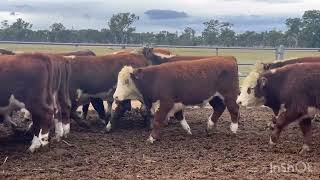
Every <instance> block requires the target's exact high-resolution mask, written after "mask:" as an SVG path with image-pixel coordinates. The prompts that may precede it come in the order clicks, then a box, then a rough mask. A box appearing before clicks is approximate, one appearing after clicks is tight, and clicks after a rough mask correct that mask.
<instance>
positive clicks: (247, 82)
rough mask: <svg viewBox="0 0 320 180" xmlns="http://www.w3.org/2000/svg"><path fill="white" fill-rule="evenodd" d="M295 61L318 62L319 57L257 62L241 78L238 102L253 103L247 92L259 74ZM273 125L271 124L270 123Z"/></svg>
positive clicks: (274, 110)
mask: <svg viewBox="0 0 320 180" xmlns="http://www.w3.org/2000/svg"><path fill="white" fill-rule="evenodd" d="M297 63H320V57H301V58H294V59H288V60H283V61H275V62H272V63H258V64H256V66H255V68H254V69H253V70H252V71H251V72H250V73H249V75H248V76H247V77H246V78H245V79H244V80H243V83H242V85H241V94H240V96H239V97H238V99H239V100H240V99H241V101H239V103H242V104H241V105H243V106H247V104H253V103H254V102H249V101H250V99H251V98H249V97H250V95H251V94H249V93H248V92H251V89H252V86H254V85H255V83H256V80H257V78H258V77H259V75H260V74H262V73H264V72H266V71H268V70H272V69H275V68H279V67H283V66H286V65H290V64H297ZM279 110H280V107H278V108H274V109H273V112H274V114H275V116H277V115H278V114H279ZM274 121H275V118H273V120H272V121H271V123H274ZM271 126H273V124H271Z"/></svg>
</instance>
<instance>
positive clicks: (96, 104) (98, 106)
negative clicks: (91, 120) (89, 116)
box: [91, 98, 109, 126]
mask: <svg viewBox="0 0 320 180" xmlns="http://www.w3.org/2000/svg"><path fill="white" fill-rule="evenodd" d="M91 104H92V106H93V108H94V109H95V110H96V111H97V112H98V114H99V120H100V122H101V124H103V125H104V126H105V125H106V124H107V123H108V121H109V118H108V117H107V115H106V110H105V109H104V105H103V100H102V99H100V98H91Z"/></svg>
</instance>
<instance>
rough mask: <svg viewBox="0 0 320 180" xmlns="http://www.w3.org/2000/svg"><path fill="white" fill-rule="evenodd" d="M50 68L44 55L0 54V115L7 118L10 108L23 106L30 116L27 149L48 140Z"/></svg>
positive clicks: (48, 61)
mask: <svg viewBox="0 0 320 180" xmlns="http://www.w3.org/2000/svg"><path fill="white" fill-rule="evenodd" d="M52 74H53V68H52V63H51V60H50V58H49V57H48V56H45V55H42V54H21V55H16V56H7V55H4V56H0V81H1V82H2V83H3V84H2V86H1V88H0V94H1V96H0V114H1V116H3V117H5V119H9V120H10V114H11V113H12V111H14V110H19V109H22V108H26V109H28V110H29V111H30V112H31V115H32V119H33V131H32V132H33V139H32V144H31V146H30V147H29V150H30V151H31V152H34V151H35V150H36V149H38V148H40V147H41V146H45V145H47V144H48V143H49V129H50V126H51V123H52V121H53V114H54V110H53V98H52V97H53V96H52V86H51V85H52Z"/></svg>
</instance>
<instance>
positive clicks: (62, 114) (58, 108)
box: [21, 54, 71, 141]
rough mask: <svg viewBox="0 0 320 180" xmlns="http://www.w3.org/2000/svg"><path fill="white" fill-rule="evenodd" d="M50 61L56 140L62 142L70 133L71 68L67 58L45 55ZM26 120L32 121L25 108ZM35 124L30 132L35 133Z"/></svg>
mask: <svg viewBox="0 0 320 180" xmlns="http://www.w3.org/2000/svg"><path fill="white" fill-rule="evenodd" d="M43 56H45V57H47V58H49V59H50V61H51V64H52V80H51V81H50V82H51V85H50V86H51V92H50V94H51V95H52V99H53V107H54V125H55V139H56V140H57V141H60V139H61V138H62V137H66V136H67V135H68V134H69V132H70V109H71V101H70V97H69V82H70V76H71V66H70V62H69V60H68V59H67V58H65V57H64V56H61V55H57V54H43ZM21 111H22V112H24V119H29V120H32V115H31V114H30V112H29V110H28V109H26V108H23V109H22V110H21ZM33 127H34V126H33V124H30V126H29V130H28V131H30V132H31V133H32V131H33Z"/></svg>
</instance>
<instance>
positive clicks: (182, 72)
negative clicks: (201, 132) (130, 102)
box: [113, 57, 239, 143]
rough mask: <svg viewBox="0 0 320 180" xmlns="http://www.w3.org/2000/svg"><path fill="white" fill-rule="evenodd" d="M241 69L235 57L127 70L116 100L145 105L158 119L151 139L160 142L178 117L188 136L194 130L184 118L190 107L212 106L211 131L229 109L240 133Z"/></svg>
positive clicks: (234, 127) (209, 126) (208, 127)
mask: <svg viewBox="0 0 320 180" xmlns="http://www.w3.org/2000/svg"><path fill="white" fill-rule="evenodd" d="M238 94H239V83H238V66H237V62H236V59H235V58H234V57H230V58H221V57H216V58H208V59H203V60H197V61H180V62H172V63H164V64H161V65H155V66H149V67H146V68H138V69H134V68H132V67H129V66H126V67H124V68H123V69H122V70H121V71H120V73H119V76H118V83H117V88H116V91H115V93H114V95H113V97H114V99H115V100H119V101H123V100H126V99H135V100H139V101H141V102H143V103H144V104H145V105H146V106H147V107H148V108H149V109H151V112H152V113H153V114H154V115H155V118H154V119H155V120H154V128H153V129H152V132H151V135H150V137H149V138H148V142H150V143H153V142H154V141H155V140H156V139H159V133H160V127H161V126H163V125H164V124H166V122H167V120H168V118H169V117H171V116H175V117H176V118H177V119H178V120H180V123H181V125H182V127H183V129H185V130H186V131H187V132H188V134H191V129H190V127H189V125H188V123H187V121H186V119H185V117H184V115H183V109H184V108H185V107H186V106H188V105H205V104H207V103H209V104H210V105H211V106H212V107H213V109H214V112H213V113H212V114H211V115H210V117H209V118H208V124H207V130H208V131H210V130H211V129H213V128H214V127H215V125H216V122H217V120H218V118H219V117H220V116H221V114H222V113H223V112H224V110H225V108H226V107H227V108H228V110H229V112H230V115H231V120H232V123H231V130H232V132H234V133H235V132H236V131H237V129H238V119H239V107H238V105H237V104H236V98H237V95H238Z"/></svg>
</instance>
